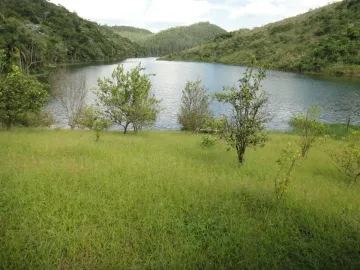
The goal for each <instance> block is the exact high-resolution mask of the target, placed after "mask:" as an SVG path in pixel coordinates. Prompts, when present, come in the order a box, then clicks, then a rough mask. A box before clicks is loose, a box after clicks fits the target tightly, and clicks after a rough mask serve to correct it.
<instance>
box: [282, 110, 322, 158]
mask: <svg viewBox="0 0 360 270" xmlns="http://www.w3.org/2000/svg"><path fill="white" fill-rule="evenodd" d="M320 114H321V109H320V107H319V106H317V105H312V106H311V107H310V108H309V109H308V111H307V113H306V114H304V113H299V114H297V115H294V116H293V118H292V119H291V120H290V122H289V124H290V126H291V127H292V128H293V129H294V131H297V132H300V134H301V140H300V147H301V156H302V157H306V156H307V155H308V153H309V150H310V148H311V147H313V146H314V145H315V144H316V143H317V142H318V138H319V136H321V135H324V134H325V125H324V124H323V123H320V122H319V121H318V119H319V117H320Z"/></svg>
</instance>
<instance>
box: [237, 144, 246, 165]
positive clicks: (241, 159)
mask: <svg viewBox="0 0 360 270" xmlns="http://www.w3.org/2000/svg"><path fill="white" fill-rule="evenodd" d="M245 150H246V147H245V145H237V146H236V152H237V155H238V162H239V167H241V166H242V165H243V164H244V161H245V158H244V156H245Z"/></svg>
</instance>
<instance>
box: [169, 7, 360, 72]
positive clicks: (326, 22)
mask: <svg viewBox="0 0 360 270" xmlns="http://www.w3.org/2000/svg"><path fill="white" fill-rule="evenodd" d="M359 48H360V2H359V1H343V2H340V3H334V4H330V5H327V6H325V7H322V8H319V9H316V10H313V11H310V12H308V13H305V14H302V15H299V16H296V17H293V18H289V19H286V20H283V21H280V22H276V23H272V24H269V25H266V26H264V27H258V28H255V29H253V30H246V29H241V30H239V31H236V32H235V33H232V34H230V33H229V34H228V36H226V35H223V36H218V37H217V38H216V39H215V40H214V41H212V42H208V43H205V44H202V45H200V46H198V47H195V48H193V49H190V50H187V51H184V52H181V53H178V54H172V55H171V56H168V57H165V58H164V59H172V60H176V59H182V60H197V61H208V62H214V61H216V62H222V63H226V64H241V65H250V64H251V60H252V57H255V58H256V60H257V61H258V62H259V64H262V65H267V66H270V67H272V68H275V69H281V70H290V71H296V72H319V73H320V72H323V73H333V74H339V75H341V74H359V73H360V50H359Z"/></svg>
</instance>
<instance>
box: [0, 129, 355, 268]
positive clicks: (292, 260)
mask: <svg viewBox="0 0 360 270" xmlns="http://www.w3.org/2000/svg"><path fill="white" fill-rule="evenodd" d="M93 136H94V135H93V134H92V133H90V132H83V131H75V132H71V131H55V130H53V131H42V130H21V129H20V130H14V131H13V132H11V133H8V132H4V131H0V213H1V214H0V268H4V269H14V268H22V269H23V268H29V269H40V268H41V269H55V268H61V269H68V268H87V269H195V268H197V269H199V268H201V269H239V268H268V269H273V268H283V269H291V268H305V269H310V268H323V269H334V268H337V269H343V268H348V269H349V268H353V269H356V268H359V267H360V225H359V222H360V217H359V213H360V200H359V192H360V186H359V185H357V186H356V187H351V188H346V186H345V184H344V182H343V180H342V174H341V173H340V172H339V171H338V170H337V169H336V168H335V167H334V166H333V165H332V162H331V160H330V158H329V156H328V155H327V154H326V151H325V149H328V148H329V149H335V148H336V149H340V148H341V147H342V142H339V141H329V142H328V143H327V145H326V146H322V147H320V148H317V149H313V151H311V153H310V157H309V158H308V159H307V160H303V161H302V162H301V167H299V168H297V169H296V172H295V173H294V176H293V181H292V183H291V186H290V190H289V192H288V194H287V199H286V200H285V201H284V202H282V203H280V204H279V205H276V204H275V202H274V200H273V180H274V176H275V174H276V170H277V166H276V164H275V160H276V159H277V158H278V156H279V154H280V149H281V148H283V147H284V145H285V144H286V143H287V142H288V141H290V142H292V143H295V141H296V140H297V139H298V137H296V136H291V135H284V134H273V135H272V136H271V141H270V142H269V143H268V144H267V146H266V147H265V148H261V149H259V150H258V151H254V150H250V151H248V152H247V155H246V163H245V165H244V167H243V168H241V169H238V168H237V165H236V160H235V153H234V152H228V151H226V148H225V147H224V146H223V145H220V144H218V145H217V146H216V147H215V148H214V149H202V148H201V147H200V146H199V141H200V137H199V136H194V135H189V134H186V133H179V132H168V133H166V132H146V133H141V134H138V135H136V136H134V135H131V134H129V135H128V136H124V135H120V134H118V133H106V134H105V135H104V136H103V137H102V140H101V142H99V143H95V142H94V137H93Z"/></svg>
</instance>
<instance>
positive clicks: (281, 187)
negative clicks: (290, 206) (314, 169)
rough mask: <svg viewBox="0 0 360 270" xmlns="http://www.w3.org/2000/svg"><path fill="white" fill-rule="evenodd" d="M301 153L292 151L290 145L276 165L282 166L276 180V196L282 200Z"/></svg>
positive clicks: (283, 151)
mask: <svg viewBox="0 0 360 270" xmlns="http://www.w3.org/2000/svg"><path fill="white" fill-rule="evenodd" d="M299 156H300V155H299V153H298V152H294V151H292V150H291V145H290V143H289V144H288V145H287V146H286V148H285V149H283V150H282V153H281V156H280V158H279V159H278V160H277V161H276V163H277V164H278V165H279V166H280V169H279V172H278V174H277V176H276V178H275V196H276V199H277V200H281V199H282V198H283V197H284V195H285V193H286V191H287V189H288V186H289V184H290V182H291V180H292V173H293V171H294V169H295V166H296V165H297V163H296V162H297V160H298V158H299Z"/></svg>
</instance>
